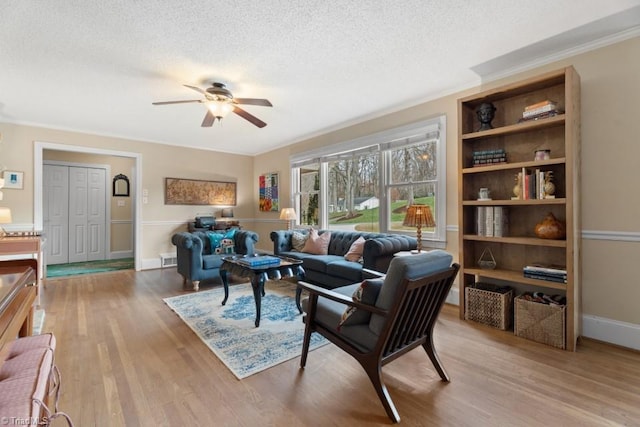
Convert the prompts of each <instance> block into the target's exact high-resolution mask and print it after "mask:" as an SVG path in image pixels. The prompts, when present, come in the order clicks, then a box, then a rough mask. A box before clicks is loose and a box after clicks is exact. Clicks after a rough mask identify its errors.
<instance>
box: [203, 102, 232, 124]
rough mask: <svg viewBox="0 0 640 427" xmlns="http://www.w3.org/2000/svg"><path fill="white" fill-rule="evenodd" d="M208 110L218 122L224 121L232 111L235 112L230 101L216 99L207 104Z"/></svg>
mask: <svg viewBox="0 0 640 427" xmlns="http://www.w3.org/2000/svg"><path fill="white" fill-rule="evenodd" d="M207 108H208V109H209V111H211V114H213V115H214V117H215V118H216V119H218V120H220V119H223V118H224V117H226V116H227V114H229V113H230V112H231V111H233V104H232V103H231V102H229V101H228V100H221V99H216V100H213V101H209V102H207Z"/></svg>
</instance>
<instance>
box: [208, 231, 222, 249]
mask: <svg viewBox="0 0 640 427" xmlns="http://www.w3.org/2000/svg"><path fill="white" fill-rule="evenodd" d="M207 237H208V238H209V245H210V247H211V252H210V253H212V254H221V253H222V239H223V238H224V234H220V233H216V232H214V231H211V232H209V233H207Z"/></svg>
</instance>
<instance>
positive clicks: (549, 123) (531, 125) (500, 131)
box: [462, 114, 565, 141]
mask: <svg viewBox="0 0 640 427" xmlns="http://www.w3.org/2000/svg"><path fill="white" fill-rule="evenodd" d="M564 122H565V114H559V115H557V116H555V117H549V118H546V119H540V120H532V121H529V122H523V123H516V124H513V125H508V126H503V127H500V128H496V129H490V130H484V131H480V132H473V133H466V134H464V135H462V140H463V141H472V140H475V139H482V138H487V137H491V136H500V135H511V134H517V133H524V132H531V131H535V130H539V129H543V128H548V127H555V126H564Z"/></svg>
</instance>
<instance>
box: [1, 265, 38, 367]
mask: <svg viewBox="0 0 640 427" xmlns="http://www.w3.org/2000/svg"><path fill="white" fill-rule="evenodd" d="M37 269H38V265H37V264H36V261H35V260H33V259H26V260H15V261H0V364H1V363H2V361H4V359H5V357H6V356H7V354H6V353H7V351H8V346H7V345H6V344H8V343H11V342H13V340H15V339H16V336H21V337H24V336H29V335H31V334H32V333H33V303H34V301H35V299H36V286H34V285H35V283H36V271H37Z"/></svg>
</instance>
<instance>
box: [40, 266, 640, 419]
mask: <svg viewBox="0 0 640 427" xmlns="http://www.w3.org/2000/svg"><path fill="white" fill-rule="evenodd" d="M209 286H211V285H209ZM209 286H208V285H206V284H204V285H203V286H202V287H201V291H202V290H206V289H207V288H208V287H209ZM184 292H192V291H191V290H183V289H182V279H181V277H180V276H178V274H177V273H176V272H175V269H163V270H150V271H144V272H138V273H136V272H134V271H119V272H114V273H103V274H96V275H90V276H77V277H71V278H64V279H52V280H48V281H47V283H46V288H45V289H43V295H42V304H43V307H44V309H45V311H46V317H45V324H44V331H45V332H48V331H51V332H53V333H54V334H55V335H56V337H57V339H58V349H57V351H56V360H57V364H58V366H59V368H60V371H61V373H62V394H61V398H60V409H61V410H63V411H65V412H67V413H68V414H70V416H71V417H72V419H73V420H74V422H75V425H76V426H81V427H84V426H94V425H95V426H120V425H122V426H124V425H126V426H178V425H193V426H214V425H215V426H227V425H229V426H255V425H261V426H265V425H273V426H280V425H294V426H332V425H334V426H346V425H349V426H354V425H386V424H390V421H389V419H388V418H387V416H386V414H385V412H384V409H383V408H382V405H381V404H380V402H379V401H378V398H377V396H376V394H375V392H374V390H373V387H372V386H371V384H370V383H369V380H368V379H367V376H366V375H365V374H364V371H363V370H362V369H361V368H360V366H359V365H358V364H357V363H356V362H355V361H354V360H353V359H351V358H350V357H348V356H347V355H346V354H345V353H342V352H341V351H340V350H339V349H337V348H336V347H334V346H331V345H327V346H324V347H322V348H320V349H318V350H315V351H312V352H311V353H309V359H308V361H307V367H306V369H304V370H300V369H299V362H300V360H299V358H295V359H293V360H291V361H289V362H286V363H283V364H281V365H278V366H276V367H273V368H271V369H268V370H266V371H264V372H262V373H259V374H257V375H254V376H251V377H249V378H246V379H244V380H242V381H239V380H237V379H236V378H235V377H234V376H233V375H232V374H231V372H230V371H229V370H228V369H227V368H226V367H225V366H224V365H223V364H222V363H221V362H220V361H219V360H218V359H217V358H216V356H215V355H214V354H213V353H212V352H211V351H210V350H209V349H208V348H207V347H206V346H205V345H204V344H203V343H202V342H201V341H200V340H199V339H198V337H196V335H195V334H194V333H193V332H192V331H191V330H190V329H189V328H188V327H187V326H186V325H185V324H184V323H183V322H182V321H181V320H180V319H179V318H178V316H176V315H175V314H174V313H173V312H172V311H171V310H170V309H169V308H168V307H167V306H166V305H165V304H164V303H163V301H162V298H164V297H167V296H173V295H178V294H181V293H184ZM435 341H436V348H437V349H438V352H439V355H440V358H441V360H442V362H443V364H444V366H445V368H446V369H447V372H448V373H449V375H450V377H451V382H450V383H443V382H441V381H440V379H439V377H438V375H437V373H436V372H435V371H434V370H433V368H432V365H431V363H430V362H429V359H428V357H427V356H426V354H425V353H424V351H422V349H416V350H414V351H412V352H411V353H409V354H407V355H405V356H404V357H401V358H400V359H398V360H396V361H394V362H392V363H391V364H389V365H387V366H386V367H385V368H384V369H383V372H384V378H385V381H386V384H387V387H388V388H389V392H390V394H391V396H392V398H393V400H394V402H395V404H396V406H397V408H398V411H399V412H400V416H401V418H402V422H401V423H402V425H407V426H410V425H419V426H532V425H542V426H559V425H562V426H596V425H636V426H640V353H638V352H634V351H629V350H625V349H621V348H616V347H614V346H610V345H606V344H603V343H598V342H594V341H589V340H583V341H582V342H581V343H580V345H579V346H578V351H576V352H575V353H570V352H566V351H562V350H556V349H554V348H551V347H548V346H545V345H542V344H537V343H534V342H530V341H527V340H524V339H521V338H517V337H515V336H513V335H512V334H509V333H505V332H501V331H496V330H493V329H490V328H488V327H484V326H480V325H475V324H473V323H470V322H464V321H461V320H459V319H458V316H457V307H453V306H447V307H445V309H444V311H443V313H442V315H441V316H440V320H439V321H438V325H437V326H436V336H435ZM54 425H62V423H59V422H58V421H56V422H55V423H54Z"/></svg>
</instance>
